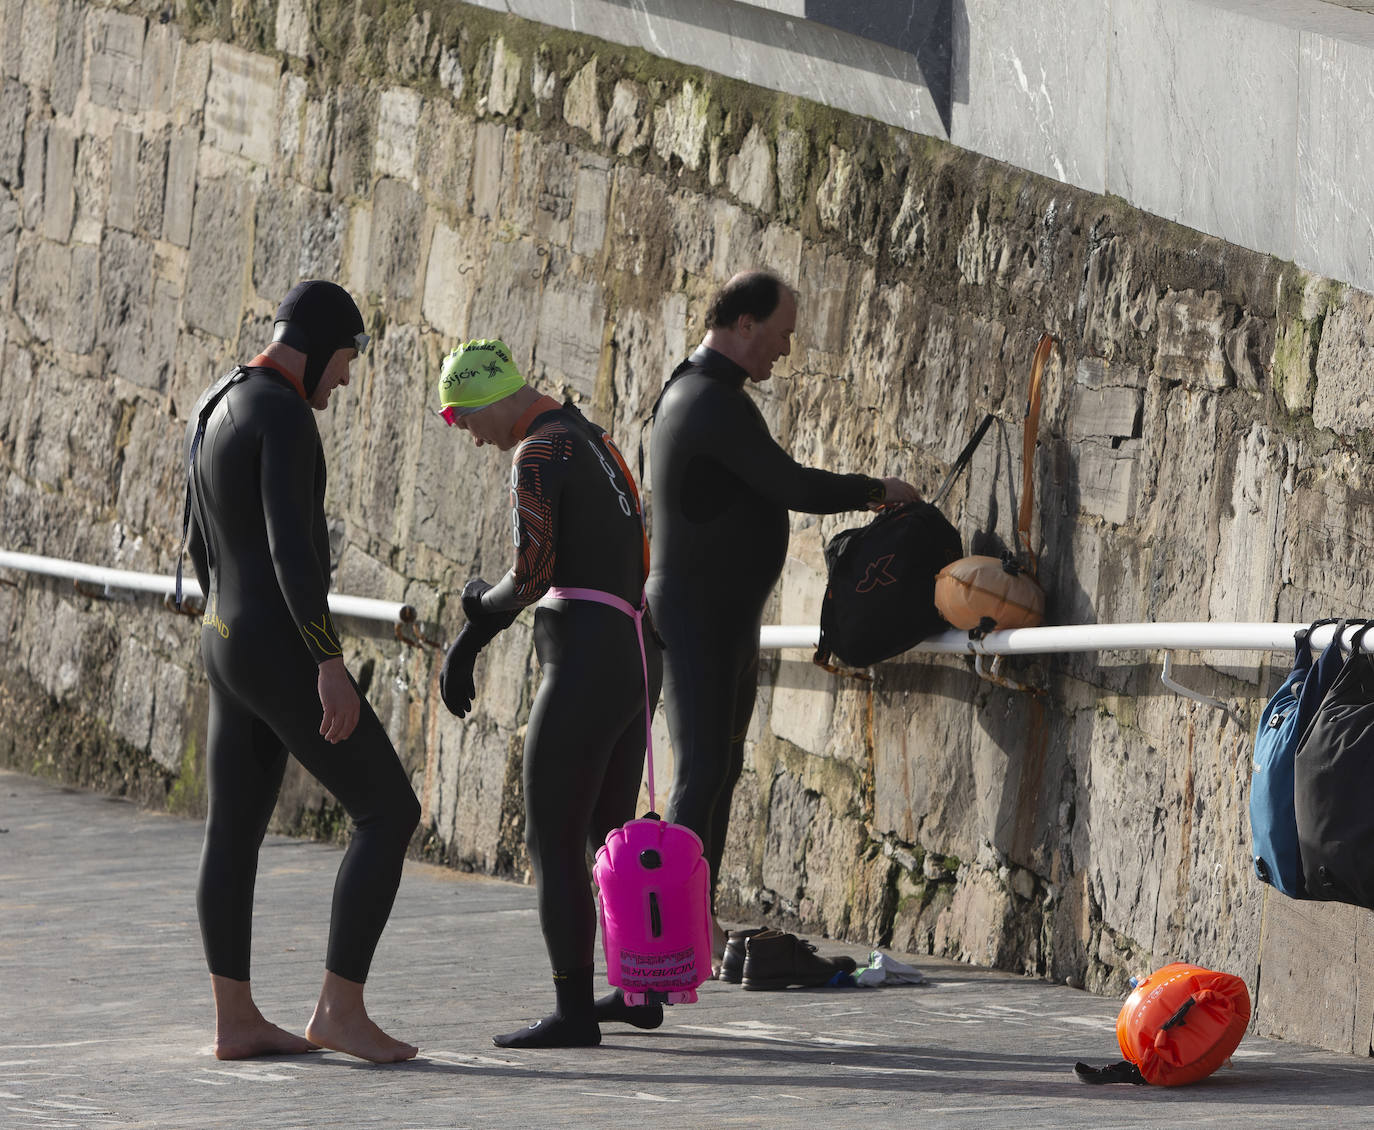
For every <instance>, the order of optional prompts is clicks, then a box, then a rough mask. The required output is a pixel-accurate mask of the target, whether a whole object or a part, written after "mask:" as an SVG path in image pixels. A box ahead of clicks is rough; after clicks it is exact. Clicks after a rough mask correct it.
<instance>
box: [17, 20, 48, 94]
mask: <svg viewBox="0 0 1374 1130" xmlns="http://www.w3.org/2000/svg"><path fill="white" fill-rule="evenodd" d="M56 16H57V4H56V2H55V0H24V9H23V15H22V17H21V18H22V24H21V36H22V38H21V41H20V47H19V81H20V82H22V83H24V84H25V85H26V86H31V87H35V88H37V89H38V90H41V91H45V92H46V91H47V89H48V87H49V86H50V85H51V84H52V76H53V58H54V56H55V55H56V53H57V36H56V32H57V19H56Z"/></svg>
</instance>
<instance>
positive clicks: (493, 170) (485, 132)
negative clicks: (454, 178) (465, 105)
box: [472, 122, 506, 218]
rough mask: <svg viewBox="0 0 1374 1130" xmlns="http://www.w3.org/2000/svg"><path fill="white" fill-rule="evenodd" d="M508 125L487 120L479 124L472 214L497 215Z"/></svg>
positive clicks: (473, 153)
mask: <svg viewBox="0 0 1374 1130" xmlns="http://www.w3.org/2000/svg"><path fill="white" fill-rule="evenodd" d="M505 146H506V127H505V126H498V125H494V124H492V123H490V122H483V123H481V124H480V125H479V126H478V127H477V134H476V137H475V139H474V141H473V147H472V214H473V215H474V216H482V217H484V218H492V217H494V216H496V215H497V212H498V210H499V208H500V202H501V184H502V161H503V155H504V153H505Z"/></svg>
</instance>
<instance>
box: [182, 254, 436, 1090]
mask: <svg viewBox="0 0 1374 1130" xmlns="http://www.w3.org/2000/svg"><path fill="white" fill-rule="evenodd" d="M274 338H275V339H274V340H273V342H272V343H271V344H270V345H268V346H267V347H266V348H265V349H264V350H263V351H262V353H260V354H259V355H258V356H257V357H255V358H254V359H253V360H252V361H250V362H249V363H248V364H247V365H246V366H241V367H239V368H237V369H235V370H234V371H233V372H232V373H230V374H228V375H227V376H226V377H224V378H222V379H221V380H220V381H218V382H216V384H215V385H213V386H211V388H210V389H209V390H207V392H206V393H205V394H204V395H203V396H202V397H201V399H200V402H199V403H198V404H197V405H196V409H195V411H194V412H193V413H192V418H191V421H190V424H189V427H188V433H187V450H188V461H189V474H188V493H187V514H188V528H187V530H186V536H187V539H188V548H189V549H190V553H191V560H192V561H193V563H194V565H195V571H196V576H197V578H198V579H199V581H200V584H201V591H202V592H203V593H204V594H205V617H204V621H203V627H202V629H201V655H202V657H203V658H204V661H205V671H206V674H207V675H208V677H209V681H210V721H209V736H208V741H207V743H206V766H205V773H206V782H207V786H208V791H209V809H208V812H207V814H206V823H205V845H204V849H203V851H202V855H201V867H200V878H199V883H198V887H197V896H196V902H197V907H198V910H199V914H200V925H201V938H202V941H203V943H204V946H205V956H206V960H207V963H208V964H209V967H210V981H211V986H212V988H213V991H214V998H215V1045H214V1050H215V1055H216V1056H218V1057H219V1058H220V1059H243V1058H247V1057H249V1056H257V1055H289V1054H297V1053H301V1052H307V1051H312V1050H316V1049H318V1048H320V1047H325V1048H331V1049H333V1050H336V1051H342V1052H348V1053H349V1054H352V1055H355V1056H358V1057H360V1058H363V1059H368V1060H372V1061H373V1062H377V1063H391V1062H395V1061H398V1060H404V1059H410V1058H411V1057H413V1056H414V1055H415V1054H416V1051H417V1049H416V1048H415V1046H414V1045H412V1044H407V1043H404V1042H403V1041H401V1040H398V1039H395V1038H394V1037H392V1036H390V1035H388V1034H387V1033H386V1032H384V1031H382V1029H381V1028H379V1027H378V1026H377V1025H376V1024H375V1023H373V1021H372V1020H371V1019H370V1018H369V1016H368V1014H367V1009H366V1007H365V1006H364V1004H363V983H364V982H365V981H366V979H367V974H368V969H369V967H370V965H371V962H372V955H373V951H374V950H375V949H376V946H377V942H378V940H379V939H380V937H381V934H382V929H383V927H385V925H386V921H387V917H388V916H389V914H390V912H391V905H392V901H393V900H394V898H395V896H396V889H397V886H398V884H399V883H400V878H401V864H402V863H403V861H404V859H405V853H406V848H407V846H408V845H409V843H410V836H411V833H412V832H413V831H414V829H415V826H416V824H417V823H418V822H419V818H420V808H419V804H418V802H417V801H416V799H415V794H414V792H413V790H412V789H411V787H410V782H409V780H408V778H407V776H406V773H405V770H404V769H403V768H402V766H401V763H400V761H399V760H398V758H397V756H396V751H395V749H394V748H393V747H392V745H391V742H390V740H389V739H388V737H387V735H386V732H385V730H383V728H382V725H381V723H380V722H379V721H378V720H377V716H376V714H374V713H373V711H372V708H371V707H370V706H369V705H368V703H367V701H366V699H364V698H362V697H361V695H360V694H359V693H358V689H357V685H356V684H355V683H354V682H353V680H352V678H351V676H350V675H349V673H348V670H347V668H346V667H345V666H344V660H343V649H342V645H341V643H340V640H339V635H338V631H337V630H336V628H335V626H334V622H333V619H332V617H331V616H330V614H329V605H328V592H329V574H330V568H329V534H328V530H327V528H326V525H325V516H324V506H323V503H324V489H325V462H324V450H323V448H322V446H321V444H320V435H319V431H318V429H317V428H316V425H315V418H314V413H315V412H322V411H324V409H325V408H326V407H327V406H328V404H329V398H330V395H331V393H332V392H333V391H334V390H335V389H336V388H337V387H339V386H340V385H346V384H348V379H349V365H350V364H351V363H352V361H353V360H354V359H355V358H356V357H357V356H358V354H359V352H360V351H361V350H362V349H363V348H364V347H365V346H366V344H367V335H366V334H365V333H364V332H363V320H362V315H361V314H360V313H359V311H358V308H357V306H356V305H355V304H354V302H353V300H352V298H350V297H349V295H348V294H347V292H345V291H344V290H343V289H342V288H341V287H338V286H336V285H335V284H333V283H329V282H324V281H320V280H311V281H309V282H305V283H301V284H299V285H298V286H297V287H295V288H294V289H293V290H292V291H291V293H290V294H288V295H287V297H286V299H285V300H284V301H283V302H282V304H281V306H280V307H279V308H278V310H277V321H276V325H275V334H274ZM178 580H179V575H178ZM178 599H180V592H178ZM288 750H289V751H290V753H291V754H293V755H294V756H295V757H296V759H297V760H298V761H300V763H301V764H302V765H304V766H305V768H306V769H307V770H309V772H310V773H311V774H312V775H313V776H314V777H315V778H316V779H317V780H319V781H320V783H321V784H323V785H324V786H325V787H326V788H327V789H329V791H330V792H332V793H333V794H334V796H335V797H337V798H338V800H339V802H340V803H341V804H342V805H343V807H344V809H345V810H346V811H347V812H348V814H349V816H350V817H351V818H352V820H353V822H354V830H353V834H352V837H351V838H350V841H349V845H348V849H347V850H346V851H345V853H344V857H343V861H342V863H341V864H340V867H339V873H338V878H337V880H336V882H335V886H334V903H333V912H332V915H331V920H330V931H329V946H328V951H327V955H326V960H325V975H324V985H323V987H322V988H321V990H320V997H319V1001H318V1002H317V1004H316V1006H315V1011H314V1014H313V1015H312V1016H311V1018H310V1020H309V1022H308V1023H307V1025H306V1027H305V1035H304V1036H303V1037H302V1036H298V1035H296V1034H294V1033H292V1032H289V1031H286V1030H285V1029H283V1028H279V1027H278V1026H277V1025H275V1024H273V1023H271V1022H269V1021H268V1020H267V1019H266V1018H265V1017H264V1016H263V1015H262V1013H261V1012H260V1011H259V1010H258V1007H257V1005H256V1004H255V1003H254V1002H253V996H252V985H251V982H250V976H249V968H250V949H251V942H252V917H253V887H254V879H255V877H256V874H257V863H258V858H257V857H258V849H259V848H260V847H261V845H262V840H263V835H264V834H265V832H266V830H267V824H268V821H269V820H270V818H271V816H272V810H273V807H274V806H275V803H276V799H277V793H278V790H279V789H280V787H281V781H282V774H283V772H284V771H285V767H286V757H287V752H288Z"/></svg>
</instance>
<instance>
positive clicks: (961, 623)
mask: <svg viewBox="0 0 1374 1130" xmlns="http://www.w3.org/2000/svg"><path fill="white" fill-rule="evenodd" d="M935 607H936V608H937V609H938V610H939V612H940V615H941V616H943V617H944V618H945V619H946V620H947V621H949V623H950V624H952V625H953V626H954V627H956V628H961V629H963V630H965V631H971V630H975V629H976V630H978V631H980V632H991V631H993V630H994V629H997V628H1034V627H1038V626H1039V625H1040V624H1042V623H1044V621H1045V590H1044V589H1042V588H1041V587H1040V584H1039V582H1038V581H1036V579H1035V578H1034V577H1033V576H1031V575H1030V573H1028V572H1027V571H1026V569H1025V568H1024V567H1023V566H1022V565H1021V564H1020V563H1019V562H1017V561H1016V559H1015V558H1013V557H1010V556H1007V557H1003V558H997V557H977V556H975V557H961V558H959V560H958V561H952V562H950V564H948V565H946V566H945V567H944V568H943V569H941V570H940V572H939V574H938V575H937V576H936V578H935Z"/></svg>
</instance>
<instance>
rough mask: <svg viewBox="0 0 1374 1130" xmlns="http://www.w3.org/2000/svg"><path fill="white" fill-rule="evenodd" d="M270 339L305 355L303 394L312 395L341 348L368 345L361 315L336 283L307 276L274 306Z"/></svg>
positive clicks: (360, 349) (358, 348)
mask: <svg viewBox="0 0 1374 1130" xmlns="http://www.w3.org/2000/svg"><path fill="white" fill-rule="evenodd" d="M272 340H273V341H280V342H282V343H283V344H285V345H289V346H290V347H291V348H292V349H298V350H300V351H301V352H302V353H304V354H305V382H304V383H305V395H306V396H307V397H310V396H313V395H314V394H315V389H316V388H318V387H319V384H320V377H322V376H323V375H324V369H325V366H326V365H328V364H329V359H330V358H331V357H333V356H334V354H335V352H336V351H337V350H340V349H350V348H351V349H356V350H357V351H358V352H359V353H362V351H363V350H364V349H366V348H367V342H368V337H367V334H366V333H364V332H363V316H362V314H361V312H359V310H358V306H357V303H355V302H354V301H353V299H352V297H350V295H349V293H348V291H346V290H344V288H343V287H341V286H339V285H338V284H337V283H332V282H324V281H322V280H320V279H309V280H307V281H306V282H299V283H297V284H296V285H295V286H293V287H292V288H291V293H289V294H288V295H287V296H286V297H285V298H284V299H282V303H281V305H280V306H278V307H277V321H276V328H275V330H274V332H273V334H272Z"/></svg>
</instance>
